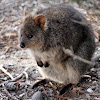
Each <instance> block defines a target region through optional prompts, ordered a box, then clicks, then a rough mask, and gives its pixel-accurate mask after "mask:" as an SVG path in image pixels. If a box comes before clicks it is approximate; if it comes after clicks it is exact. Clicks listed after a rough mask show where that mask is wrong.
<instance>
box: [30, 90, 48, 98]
mask: <svg viewBox="0 0 100 100" xmlns="http://www.w3.org/2000/svg"><path fill="white" fill-rule="evenodd" d="M31 100H48V98H47V96H46V94H44V93H42V92H40V91H37V92H35V93H34V94H33V96H32V99H31Z"/></svg>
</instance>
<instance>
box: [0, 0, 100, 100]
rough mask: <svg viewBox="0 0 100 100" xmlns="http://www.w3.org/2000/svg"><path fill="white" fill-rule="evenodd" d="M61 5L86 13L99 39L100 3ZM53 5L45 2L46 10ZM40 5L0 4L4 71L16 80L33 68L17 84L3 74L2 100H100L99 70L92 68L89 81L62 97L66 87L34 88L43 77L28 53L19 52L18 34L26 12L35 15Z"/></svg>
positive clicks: (18, 0)
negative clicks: (36, 7) (60, 92)
mask: <svg viewBox="0 0 100 100" xmlns="http://www.w3.org/2000/svg"><path fill="white" fill-rule="evenodd" d="M57 1H59V0H57ZM61 1H65V4H70V5H72V6H74V7H75V8H76V9H78V10H79V11H80V12H81V13H83V15H84V16H86V18H87V19H88V20H89V21H90V23H91V24H92V26H93V28H94V33H95V35H96V37H97V38H98V39H99V35H98V33H100V6H99V5H100V1H99V0H93V1H92V0H91V1H90V0H83V2H78V3H76V2H72V1H71V2H69V1H70V0H61ZM73 1H74V0H73ZM76 1H78V0H76ZM55 2H56V0H55ZM53 3H54V1H52V0H44V2H43V5H42V6H43V7H45V6H46V7H47V6H50V4H53ZM36 4H37V1H35V0H33V1H32V0H29V1H27V0H22V1H21V0H16V1H15V0H0V15H1V16H0V68H2V67H3V68H4V69H5V70H6V71H8V72H9V73H10V74H11V75H12V76H13V77H14V78H15V77H17V76H18V75H20V74H22V73H23V71H25V68H28V67H29V69H28V70H27V71H25V72H26V74H24V75H23V77H22V78H21V79H19V80H16V81H13V82H8V81H10V80H11V79H10V77H9V76H8V75H7V74H5V73H3V71H2V70H0V100H35V99H36V100H100V68H99V67H96V68H92V69H91V70H90V71H89V72H87V74H86V75H87V76H86V77H87V78H86V77H85V78H84V79H83V81H82V82H81V83H80V84H79V85H77V86H73V87H72V88H71V89H70V91H67V92H66V93H65V94H63V95H59V91H60V89H61V87H62V85H61V84H57V83H55V82H50V81H49V82H46V83H45V84H40V85H39V86H37V87H35V88H34V89H33V88H32V86H33V84H35V82H36V81H37V78H40V77H41V75H40V74H39V72H38V70H37V65H36V62H35V60H34V59H31V57H30V56H29V54H28V50H22V49H21V48H19V43H18V32H19V30H20V26H21V24H22V21H23V18H24V10H25V9H27V8H28V12H31V11H32V10H33V9H34V8H35V5H36ZM96 44H97V47H96V51H95V54H94V56H95V55H98V54H99V53H100V46H99V45H100V43H99V42H98V40H97V39H96ZM4 84H5V85H4Z"/></svg>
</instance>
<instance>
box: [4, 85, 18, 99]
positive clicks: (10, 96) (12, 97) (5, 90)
mask: <svg viewBox="0 0 100 100" xmlns="http://www.w3.org/2000/svg"><path fill="white" fill-rule="evenodd" d="M2 86H3V89H4V92H5V93H6V94H7V95H8V96H9V98H11V100H18V99H17V98H16V97H15V96H12V95H11V94H10V93H9V92H8V91H7V89H6V87H5V85H4V84H2Z"/></svg>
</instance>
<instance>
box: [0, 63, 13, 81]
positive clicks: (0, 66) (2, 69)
mask: <svg viewBox="0 0 100 100" xmlns="http://www.w3.org/2000/svg"><path fill="white" fill-rule="evenodd" d="M0 70H1V71H2V72H4V73H5V74H6V75H8V76H9V77H10V78H11V80H13V79H14V78H13V76H12V75H11V74H10V73H9V72H7V70H6V69H4V68H3V65H0Z"/></svg>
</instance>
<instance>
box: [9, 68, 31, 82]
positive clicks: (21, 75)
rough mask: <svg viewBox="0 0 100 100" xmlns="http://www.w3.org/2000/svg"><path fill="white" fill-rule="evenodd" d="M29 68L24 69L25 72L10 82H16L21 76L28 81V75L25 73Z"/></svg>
mask: <svg viewBox="0 0 100 100" xmlns="http://www.w3.org/2000/svg"><path fill="white" fill-rule="evenodd" d="M29 68H30V67H26V68H25V70H24V71H23V72H22V73H21V74H20V75H19V76H17V77H16V78H14V79H12V80H11V82H14V81H17V80H18V79H21V78H22V76H23V75H25V76H26V79H28V75H27V73H26V71H27V70H28V69H29Z"/></svg>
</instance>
